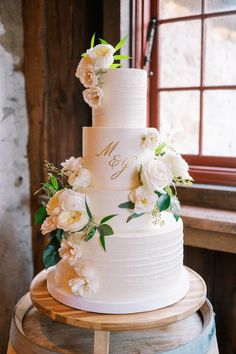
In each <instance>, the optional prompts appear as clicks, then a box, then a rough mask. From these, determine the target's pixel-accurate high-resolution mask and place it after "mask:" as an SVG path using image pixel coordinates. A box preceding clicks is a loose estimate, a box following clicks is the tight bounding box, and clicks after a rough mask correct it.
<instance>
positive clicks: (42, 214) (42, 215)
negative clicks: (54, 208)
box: [34, 206, 48, 225]
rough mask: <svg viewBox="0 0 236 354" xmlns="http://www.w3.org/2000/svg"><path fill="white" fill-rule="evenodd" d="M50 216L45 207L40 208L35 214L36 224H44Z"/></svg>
mask: <svg viewBox="0 0 236 354" xmlns="http://www.w3.org/2000/svg"><path fill="white" fill-rule="evenodd" d="M47 216H48V214H47V210H46V208H45V207H43V206H42V207H40V208H39V209H38V210H37V211H36V213H35V214H34V223H35V224H40V225H41V224H43V222H44V220H45V219H46V217H47Z"/></svg>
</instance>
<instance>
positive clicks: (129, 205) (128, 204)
mask: <svg viewBox="0 0 236 354" xmlns="http://www.w3.org/2000/svg"><path fill="white" fill-rule="evenodd" d="M118 207H119V208H122V209H134V203H132V202H130V201H129V202H125V203H122V204H120V205H118Z"/></svg>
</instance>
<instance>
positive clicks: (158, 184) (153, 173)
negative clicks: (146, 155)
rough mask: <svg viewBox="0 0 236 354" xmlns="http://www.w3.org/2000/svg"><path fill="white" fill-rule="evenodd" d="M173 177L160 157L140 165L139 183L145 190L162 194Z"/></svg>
mask: <svg viewBox="0 0 236 354" xmlns="http://www.w3.org/2000/svg"><path fill="white" fill-rule="evenodd" d="M172 179H173V176H172V173H171V170H170V168H169V166H168V165H167V164H166V163H165V162H163V161H162V158H161V157H157V158H153V159H150V160H148V161H146V162H144V163H143V164H142V169H141V181H142V183H143V185H144V187H146V188H147V189H151V190H153V191H160V192H163V189H164V188H165V187H166V186H168V185H170V184H171V182H172Z"/></svg>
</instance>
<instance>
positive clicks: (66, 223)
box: [57, 210, 89, 232]
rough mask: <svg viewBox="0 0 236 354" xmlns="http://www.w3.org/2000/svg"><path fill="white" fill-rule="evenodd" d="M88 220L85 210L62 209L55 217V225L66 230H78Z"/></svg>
mask: <svg viewBox="0 0 236 354" xmlns="http://www.w3.org/2000/svg"><path fill="white" fill-rule="evenodd" d="M88 221H89V218H88V215H87V212H86V211H82V210H81V211H80V210H78V211H62V212H61V213H60V214H59V216H58V219H57V227H58V228H59V229H63V230H64V231H68V232H77V231H80V230H81V229H82V228H83V227H84V226H85V225H86V224H87V223H88Z"/></svg>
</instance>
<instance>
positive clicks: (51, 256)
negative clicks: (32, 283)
mask: <svg viewBox="0 0 236 354" xmlns="http://www.w3.org/2000/svg"><path fill="white" fill-rule="evenodd" d="M59 248H60V242H59V241H58V239H57V238H56V237H53V238H52V239H51V241H50V242H49V244H48V246H47V248H46V249H45V250H44V251H43V263H44V265H45V268H46V269H48V268H49V267H52V266H54V265H56V264H57V263H58V262H59V261H60V259H61V257H60V255H59V253H58V249H59Z"/></svg>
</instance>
